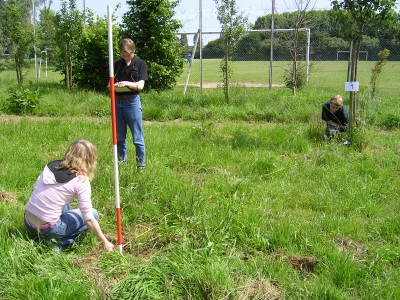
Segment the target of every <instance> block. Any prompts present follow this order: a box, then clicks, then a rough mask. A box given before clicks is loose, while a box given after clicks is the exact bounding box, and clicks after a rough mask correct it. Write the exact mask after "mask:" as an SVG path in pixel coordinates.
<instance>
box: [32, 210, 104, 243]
mask: <svg viewBox="0 0 400 300" xmlns="http://www.w3.org/2000/svg"><path fill="white" fill-rule="evenodd" d="M70 208H71V207H70V205H69V204H67V205H65V206H64V207H63V211H62V214H61V216H60V219H59V220H58V222H57V223H55V224H53V225H51V226H49V227H48V228H45V229H40V228H35V227H32V226H30V224H29V223H27V221H26V220H25V225H26V228H27V229H28V231H29V232H30V233H31V234H33V235H34V236H35V237H39V238H43V239H45V240H50V239H56V240H57V243H58V244H60V245H62V246H68V245H71V244H72V243H73V242H74V241H75V239H76V238H77V237H78V236H79V235H80V234H81V233H82V232H84V231H86V230H87V229H88V227H87V226H86V224H85V221H84V220H83V218H82V213H81V211H80V210H79V209H78V208H76V209H70ZM93 214H94V217H95V219H96V220H98V219H99V213H98V212H97V210H96V209H94V208H93Z"/></svg>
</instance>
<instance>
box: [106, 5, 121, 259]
mask: <svg viewBox="0 0 400 300" xmlns="http://www.w3.org/2000/svg"><path fill="white" fill-rule="evenodd" d="M107 16H108V65H109V70H110V96H111V121H112V138H113V154H114V155H113V157H114V177H115V210H116V218H117V234H118V251H119V252H120V253H122V226H121V207H120V197H119V176H118V153H117V126H116V116H115V90H114V58H113V39H112V11H111V6H110V5H108V6H107Z"/></svg>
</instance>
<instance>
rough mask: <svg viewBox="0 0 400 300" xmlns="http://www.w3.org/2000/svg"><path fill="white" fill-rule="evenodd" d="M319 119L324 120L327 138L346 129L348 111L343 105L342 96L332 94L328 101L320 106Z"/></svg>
mask: <svg viewBox="0 0 400 300" xmlns="http://www.w3.org/2000/svg"><path fill="white" fill-rule="evenodd" d="M321 119H322V120H324V121H325V122H326V136H327V138H332V137H333V136H335V135H336V134H338V133H339V132H344V131H346V130H347V128H348V125H349V113H348V111H347V109H346V107H344V106H343V98H342V96H340V95H336V96H333V97H332V98H331V100H330V101H328V102H326V103H325V104H324V105H323V106H322V115H321Z"/></svg>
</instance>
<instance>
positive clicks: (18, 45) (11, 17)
mask: <svg viewBox="0 0 400 300" xmlns="http://www.w3.org/2000/svg"><path fill="white" fill-rule="evenodd" d="M30 7H31V6H30V5H28V4H27V3H26V2H25V3H24V1H17V0H8V1H7V2H6V3H5V5H4V7H3V9H2V12H1V15H2V18H1V21H0V22H1V26H2V31H3V34H4V35H5V36H6V37H7V41H8V42H9V43H10V45H9V46H8V49H9V50H10V52H11V54H13V55H14V59H15V67H16V72H17V81H18V83H19V84H22V83H23V81H24V74H23V67H24V65H25V60H26V56H27V54H28V53H29V52H30V50H31V49H32V48H33V45H34V35H33V25H32V23H31V22H30V16H31V12H30V10H29V8H30Z"/></svg>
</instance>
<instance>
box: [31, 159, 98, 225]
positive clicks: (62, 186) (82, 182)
mask: <svg viewBox="0 0 400 300" xmlns="http://www.w3.org/2000/svg"><path fill="white" fill-rule="evenodd" d="M49 165H50V164H49ZM49 165H46V166H45V167H44V170H43V172H42V174H41V175H40V176H39V177H38V179H37V180H36V183H35V185H34V187H33V191H32V195H31V197H30V198H29V201H28V203H27V204H26V206H25V209H26V210H27V211H29V212H30V213H32V214H34V215H35V216H36V217H38V218H40V219H41V220H43V221H46V222H49V223H53V222H56V221H58V219H59V218H60V216H61V212H62V209H63V207H64V205H65V204H69V203H71V202H72V200H73V199H74V198H75V197H77V198H78V207H79V209H80V210H81V212H82V216H83V219H84V220H85V221H86V220H91V219H94V215H93V211H92V201H91V194H92V188H91V185H90V181H89V179H88V178H87V177H85V176H75V177H74V176H72V179H69V181H67V182H64V183H60V182H57V179H56V177H57V176H55V173H54V171H52V170H51V169H50V168H49Z"/></svg>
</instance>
